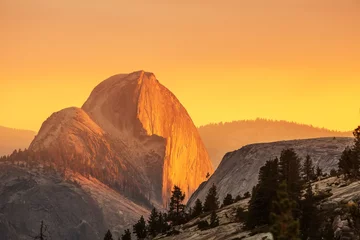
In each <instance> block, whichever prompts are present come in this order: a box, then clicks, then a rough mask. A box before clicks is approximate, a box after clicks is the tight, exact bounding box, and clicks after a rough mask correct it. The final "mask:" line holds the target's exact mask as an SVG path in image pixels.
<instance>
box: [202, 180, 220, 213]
mask: <svg viewBox="0 0 360 240" xmlns="http://www.w3.org/2000/svg"><path fill="white" fill-rule="evenodd" d="M218 199H219V198H218V196H217V190H216V186H215V184H213V185H212V186H211V188H210V189H209V191H208V194H207V196H206V198H205V203H204V212H210V211H214V210H217V209H218V208H219V200H218Z"/></svg>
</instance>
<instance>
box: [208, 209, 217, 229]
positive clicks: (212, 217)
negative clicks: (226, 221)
mask: <svg viewBox="0 0 360 240" xmlns="http://www.w3.org/2000/svg"><path fill="white" fill-rule="evenodd" d="M217 226H219V217H218V216H217V214H216V212H215V210H214V211H212V212H211V215H210V227H211V228H214V227H217Z"/></svg>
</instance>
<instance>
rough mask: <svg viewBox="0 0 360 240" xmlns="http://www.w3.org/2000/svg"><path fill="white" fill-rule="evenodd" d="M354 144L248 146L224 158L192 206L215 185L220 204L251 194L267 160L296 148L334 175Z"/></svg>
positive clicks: (350, 140) (324, 140)
mask: <svg viewBox="0 0 360 240" xmlns="http://www.w3.org/2000/svg"><path fill="white" fill-rule="evenodd" d="M352 144H353V138H315V139H304V140H292V141H281V142H273V143H259V144H251V145H247V146H244V147H242V148H241V149H239V150H237V151H234V152H229V153H227V154H226V155H225V156H224V158H223V160H222V161H221V163H220V165H219V167H218V168H217V169H216V171H215V172H214V174H213V175H212V176H211V177H210V179H209V180H208V181H207V182H204V183H203V184H201V185H200V187H199V188H198V189H197V190H196V192H195V193H194V194H193V195H192V196H191V198H190V200H189V202H188V206H192V205H193V204H194V203H195V201H196V199H197V198H199V199H200V200H202V201H203V200H204V199H205V196H206V194H207V192H208V190H209V188H210V187H211V186H212V184H213V183H214V184H216V186H217V188H218V193H219V199H220V201H222V200H223V198H224V197H225V196H226V194H228V193H230V194H232V195H233V196H236V195H238V194H244V193H245V192H247V191H249V192H251V190H252V188H253V187H254V186H255V185H256V184H257V182H258V173H259V170H260V168H261V167H262V166H263V165H264V164H265V162H266V161H267V160H270V159H273V158H275V157H279V156H280V153H281V151H282V150H283V149H286V148H293V149H294V150H295V152H296V153H297V154H298V155H299V156H300V157H301V158H302V160H304V159H305V157H306V155H307V154H309V155H310V156H311V158H312V160H313V162H314V165H315V166H317V165H319V167H320V168H322V169H323V171H324V172H330V170H331V169H332V168H335V169H336V168H337V163H338V160H339V158H340V156H341V153H342V151H343V150H344V149H345V147H347V146H351V145H352Z"/></svg>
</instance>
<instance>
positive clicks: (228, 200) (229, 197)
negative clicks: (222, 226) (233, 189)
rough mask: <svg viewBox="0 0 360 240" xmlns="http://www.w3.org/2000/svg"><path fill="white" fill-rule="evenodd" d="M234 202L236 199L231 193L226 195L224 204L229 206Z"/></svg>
mask: <svg viewBox="0 0 360 240" xmlns="http://www.w3.org/2000/svg"><path fill="white" fill-rule="evenodd" d="M233 203H234V199H233V197H232V195H231V194H230V193H229V194H227V195H226V197H225V198H224V200H223V206H224V207H225V206H228V205H231V204H233Z"/></svg>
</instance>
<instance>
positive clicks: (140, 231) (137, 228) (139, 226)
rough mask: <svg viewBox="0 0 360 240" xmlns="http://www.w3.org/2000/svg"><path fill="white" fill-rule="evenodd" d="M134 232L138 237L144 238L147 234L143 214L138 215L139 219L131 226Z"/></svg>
mask: <svg viewBox="0 0 360 240" xmlns="http://www.w3.org/2000/svg"><path fill="white" fill-rule="evenodd" d="M133 230H134V234H135V235H136V237H137V238H138V239H144V238H146V236H147V231H146V223H145V219H144V217H143V216H141V217H140V220H139V221H138V222H137V223H136V224H135V225H134V226H133Z"/></svg>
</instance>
